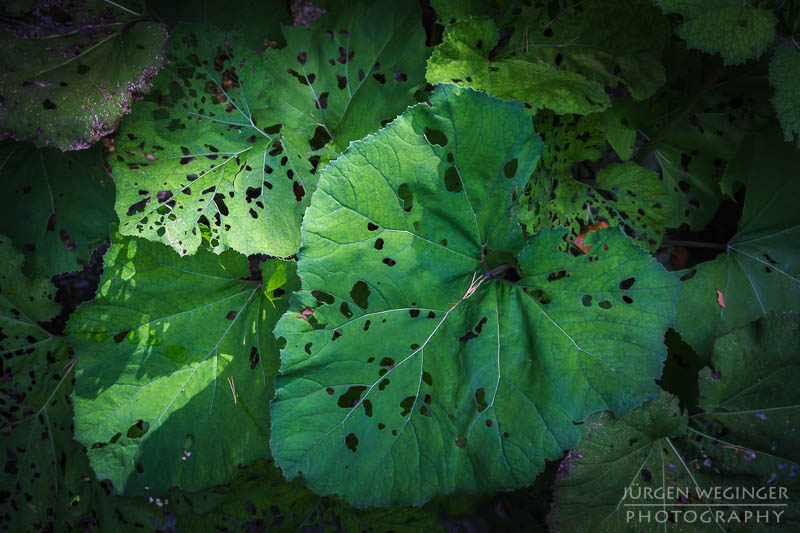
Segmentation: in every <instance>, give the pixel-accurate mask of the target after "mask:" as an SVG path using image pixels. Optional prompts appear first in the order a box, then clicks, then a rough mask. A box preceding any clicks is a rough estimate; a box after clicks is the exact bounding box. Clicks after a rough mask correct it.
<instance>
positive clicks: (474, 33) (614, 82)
mask: <svg viewBox="0 0 800 533" xmlns="http://www.w3.org/2000/svg"><path fill="white" fill-rule="evenodd" d="M562 7H563V9H562V10H561V12H559V13H558V14H557V15H556V16H552V13H549V12H548V8H547V7H542V6H541V5H539V4H535V5H533V6H530V7H529V6H525V5H522V6H519V5H517V4H516V3H512V4H511V6H509V8H507V9H505V10H502V11H503V12H502V13H501V14H500V16H499V21H498V22H495V21H494V20H493V19H488V18H486V19H473V20H462V21H460V22H456V23H454V24H452V25H450V26H449V27H448V28H447V30H446V31H445V35H444V40H443V43H442V44H441V45H439V46H438V47H437V49H436V50H435V52H434V54H433V56H432V57H431V59H430V61H429V63H428V73H427V77H428V81H430V82H431V83H437V82H453V83H459V84H463V85H467V86H470V87H474V88H479V89H484V90H486V91H488V92H489V93H490V94H492V95H494V96H497V97H499V98H504V99H510V100H518V101H521V102H525V103H526V104H528V105H529V106H530V108H531V109H532V110H534V111H536V110H538V109H540V108H548V109H551V110H553V111H556V112H558V113H579V114H586V113H591V112H594V111H602V110H603V109H606V108H607V107H609V106H610V105H611V100H610V99H609V97H608V96H607V94H606V88H617V87H619V86H621V85H624V86H625V87H627V90H628V91H629V92H630V94H632V95H633V96H634V97H635V98H637V99H642V98H647V97H649V96H650V95H652V94H653V93H654V92H655V91H656V89H658V87H660V86H661V85H662V84H663V83H664V81H665V78H664V69H663V67H662V66H661V65H660V63H659V61H658V55H659V54H660V52H661V48H663V46H664V44H665V43H666V39H667V37H668V35H669V34H668V26H667V23H666V19H665V18H664V17H663V16H662V15H661V14H660V13H659V12H658V11H657V10H655V9H654V8H653V6H652V5H649V3H648V2H640V1H636V2H626V3H620V2H613V1H612V2H609V1H605V0H593V1H590V2H575V3H569V4H565V5H564V6H562ZM447 11H448V12H450V11H452V12H454V13H456V12H459V11H460V10H459V9H454V10H453V9H448V10H447ZM644 19H647V20H648V24H647V25H646V26H645V25H643V24H641V21H642V20H644ZM507 26H510V27H511V28H513V34H512V36H511V38H510V40H509V41H508V44H506V40H507V39H503V40H502V41H501V40H500V39H499V36H500V32H499V28H500V27H502V28H504V29H505V28H506V27H507ZM506 33H508V32H506Z"/></svg>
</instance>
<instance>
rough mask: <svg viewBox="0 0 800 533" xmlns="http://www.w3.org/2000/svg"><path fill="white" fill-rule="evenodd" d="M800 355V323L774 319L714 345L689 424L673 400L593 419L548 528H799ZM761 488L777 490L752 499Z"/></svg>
mask: <svg viewBox="0 0 800 533" xmlns="http://www.w3.org/2000/svg"><path fill="white" fill-rule="evenodd" d="M798 356H800V329H799V328H798V320H797V315H796V314H794V313H792V314H786V315H782V316H771V317H769V318H767V319H762V320H760V321H759V322H757V323H754V324H751V325H749V326H747V327H745V328H742V329H740V330H737V331H735V332H733V333H731V334H729V335H727V336H725V337H722V338H721V339H719V340H718V341H717V343H716V344H715V347H714V357H713V363H714V368H715V370H711V369H704V370H703V371H701V373H700V406H701V407H702V409H703V411H701V412H700V413H698V414H695V415H693V416H690V417H689V419H688V420H689V423H688V426H687V417H686V415H685V414H681V413H680V410H679V409H678V406H677V401H676V400H674V399H673V400H670V398H669V396H668V395H666V394H665V395H664V397H662V399H661V401H659V402H650V403H648V404H645V405H643V406H642V407H640V408H638V409H636V410H634V411H633V412H631V413H630V414H629V415H628V416H626V417H624V418H622V419H616V418H614V417H613V416H612V415H611V414H609V413H602V414H600V415H597V416H595V417H593V418H592V419H590V421H589V422H588V423H587V425H588V434H587V436H586V437H585V438H584V439H582V440H581V442H580V444H579V445H578V446H577V447H576V448H575V449H574V450H572V452H571V453H570V456H569V457H568V458H567V460H566V461H565V462H564V463H563V464H562V467H561V472H560V474H561V475H560V476H559V480H558V481H557V482H556V488H555V498H554V502H553V508H552V512H551V514H550V516H549V517H548V520H549V522H550V525H551V527H552V530H553V531H568V532H570V533H572V532H580V531H636V532H642V531H665V530H670V531H686V532H694V531H716V530H719V531H730V530H738V531H787V532H789V531H796V530H797V527H800V513H798V511H797V510H796V509H795V508H794V506H793V505H792V504H791V498H792V494H794V493H796V491H797V490H800V478H798V476H797V470H798V466H800V465H798V461H800V455H798V450H800V447H799V446H800V440H799V439H798V437H797V434H796V433H797V432H796V431H795V428H796V427H797V424H798V423H799V422H800V420H799V419H798V417H800V407H798V403H800V397H798V393H797V389H796V388H793V387H787V386H785V385H786V383H791V382H792V381H793V380H797V379H800V366H799V365H798V363H797V361H798ZM715 487H717V488H718V492H716V491H715V490H714V489H715ZM723 489H727V491H724V490H723ZM754 489H762V491H765V490H766V491H770V490H771V492H761V493H760V494H761V496H754V495H752V494H748V493H747V492H744V491H751V490H754ZM781 490H784V491H785V492H783V495H782V493H781ZM653 491H655V492H653ZM748 503H754V504H756V506H754V507H750V506H748V505H747V504H748ZM734 504H738V505H734ZM770 505H774V507H767V506H770ZM648 511H649V512H650V515H649V518H648V517H647V513H648ZM757 511H760V512H761V513H762V514H763V513H765V512H766V513H768V517H769V521H768V522H766V521H765V520H764V519H763V518H762V519H761V520H760V521H757V520H756V512H757ZM693 512H694V513H695V514H694V515H692V514H691V513H693ZM655 513H660V515H656V514H655ZM775 513H780V516H779V517H776V515H775ZM659 516H661V518H660V519H659ZM666 518H668V519H669V521H668V522H667V521H666V520H665V519H666ZM776 518H778V520H777V522H776ZM665 522H666V523H665Z"/></svg>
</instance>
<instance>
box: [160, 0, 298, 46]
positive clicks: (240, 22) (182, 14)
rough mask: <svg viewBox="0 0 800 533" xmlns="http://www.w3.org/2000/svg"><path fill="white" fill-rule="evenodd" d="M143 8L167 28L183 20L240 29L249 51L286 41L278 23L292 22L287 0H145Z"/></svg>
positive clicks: (226, 28)
mask: <svg viewBox="0 0 800 533" xmlns="http://www.w3.org/2000/svg"><path fill="white" fill-rule="evenodd" d="M147 7H148V9H149V10H150V12H151V13H154V14H156V16H157V17H158V18H159V19H160V20H163V21H164V22H166V23H167V24H168V25H169V26H170V27H174V26H177V25H178V24H180V23H182V22H183V23H190V24H193V25H194V27H198V26H203V25H207V24H212V25H214V26H216V27H217V28H219V29H221V30H225V31H237V30H238V31H241V33H242V43H243V44H244V45H246V46H248V47H250V48H251V49H252V50H262V49H263V48H264V47H266V46H267V45H268V44H272V43H275V44H277V45H279V46H283V45H284V44H286V43H285V40H284V38H283V35H282V34H281V26H282V25H289V24H291V23H292V16H291V13H290V12H289V5H288V2H282V1H278V0H228V1H226V2H217V1H214V0H183V1H181V0H148V2H147ZM254 21H258V22H257V23H254ZM270 41H271V42H270Z"/></svg>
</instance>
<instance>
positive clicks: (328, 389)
mask: <svg viewBox="0 0 800 533" xmlns="http://www.w3.org/2000/svg"><path fill="white" fill-rule="evenodd" d="M325 392H327V393H328V396H333V392H334V390H333V387H326V388H325Z"/></svg>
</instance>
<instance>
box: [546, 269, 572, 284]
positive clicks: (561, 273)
mask: <svg viewBox="0 0 800 533" xmlns="http://www.w3.org/2000/svg"><path fill="white" fill-rule="evenodd" d="M566 277H568V274H567V271H566V270H564V269H563V268H562V269H561V270H557V271H555V272H550V274H548V275H547V281H549V282H551V283H552V282H554V281H556V280H559V279H563V278H566Z"/></svg>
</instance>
